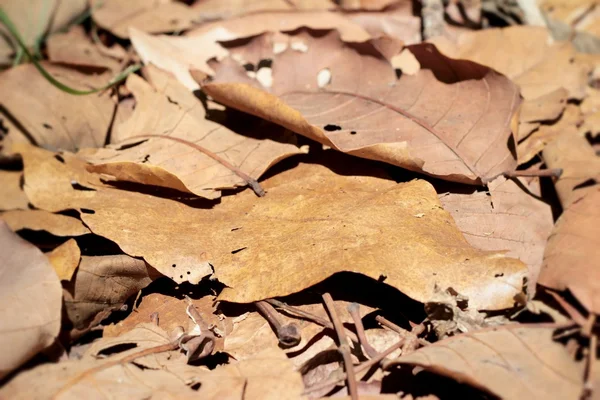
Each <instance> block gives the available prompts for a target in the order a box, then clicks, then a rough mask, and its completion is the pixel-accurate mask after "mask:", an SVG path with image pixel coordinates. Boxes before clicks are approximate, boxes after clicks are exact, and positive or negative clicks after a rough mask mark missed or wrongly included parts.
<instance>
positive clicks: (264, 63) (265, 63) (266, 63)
mask: <svg viewBox="0 0 600 400" xmlns="http://www.w3.org/2000/svg"><path fill="white" fill-rule="evenodd" d="M272 67H273V60H271V59H270V58H263V59H262V60H260V61H259V62H258V65H257V66H256V70H257V71H258V70H259V69H261V68H272Z"/></svg>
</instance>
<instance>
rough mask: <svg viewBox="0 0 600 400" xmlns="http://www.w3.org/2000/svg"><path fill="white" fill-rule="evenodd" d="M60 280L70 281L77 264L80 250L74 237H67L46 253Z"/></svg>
mask: <svg viewBox="0 0 600 400" xmlns="http://www.w3.org/2000/svg"><path fill="white" fill-rule="evenodd" d="M47 256H48V260H50V264H52V267H54V271H55V272H56V275H58V278H59V279H60V280H61V281H70V280H71V278H72V277H73V274H74V273H75V270H76V269H77V267H78V266H79V260H80V259H81V250H80V249H79V246H78V245H77V242H76V241H75V239H69V240H67V241H66V242H64V243H63V244H61V245H60V246H58V247H57V248H55V249H54V250H52V251H51V252H50V253H48V254H47Z"/></svg>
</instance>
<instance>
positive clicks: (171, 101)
mask: <svg viewBox="0 0 600 400" xmlns="http://www.w3.org/2000/svg"><path fill="white" fill-rule="evenodd" d="M167 100H169V103H171V104H175V105H176V106H178V105H179V103H178V102H176V101H175V100H173V99H172V98H170V97H169V96H167Z"/></svg>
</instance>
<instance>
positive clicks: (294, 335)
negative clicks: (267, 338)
mask: <svg viewBox="0 0 600 400" xmlns="http://www.w3.org/2000/svg"><path fill="white" fill-rule="evenodd" d="M254 304H255V305H256V308H258V311H259V312H260V313H261V314H262V316H263V317H265V319H266V320H267V321H268V322H269V324H270V325H271V326H272V327H273V329H275V333H276V334H277V339H278V340H279V343H280V344H281V345H282V346H285V347H293V346H296V345H297V344H298V343H300V340H301V339H302V338H301V336H300V329H298V326H297V325H296V324H294V323H289V324H284V323H282V322H281V321H280V319H279V315H278V314H277V311H275V309H274V308H273V306H272V305H270V304H269V303H267V302H266V301H257V302H256V303H254Z"/></svg>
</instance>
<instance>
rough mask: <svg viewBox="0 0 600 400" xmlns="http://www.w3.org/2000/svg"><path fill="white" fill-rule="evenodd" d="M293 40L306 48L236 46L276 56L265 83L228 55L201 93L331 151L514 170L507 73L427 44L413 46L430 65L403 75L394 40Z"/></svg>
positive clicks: (485, 171)
mask: <svg viewBox="0 0 600 400" xmlns="http://www.w3.org/2000/svg"><path fill="white" fill-rule="evenodd" d="M292 38H293V40H294V41H296V42H302V43H303V45H304V46H305V47H306V49H304V50H302V51H298V50H293V49H287V50H285V51H284V52H282V53H280V54H273V40H274V39H273V36H272V35H267V34H265V35H262V36H259V37H257V38H255V39H253V40H251V41H248V42H247V43H245V44H242V45H239V46H235V44H233V45H232V47H230V48H229V50H230V52H231V53H232V54H233V55H232V57H234V58H235V57H236V55H237V56H238V58H239V57H241V58H242V59H243V60H245V61H244V62H252V63H258V61H259V60H260V59H267V58H268V59H271V60H272V72H271V73H272V79H264V78H263V79H261V80H260V81H262V83H263V84H265V85H267V86H268V87H265V86H264V85H261V83H260V81H259V80H256V79H252V78H251V77H250V76H248V74H247V72H246V70H245V69H244V68H243V66H242V65H239V64H237V63H236V62H235V61H234V60H233V59H232V58H228V59H225V60H223V61H222V62H220V63H214V65H211V66H213V67H214V69H215V70H216V76H215V79H214V80H213V81H211V82H210V83H206V84H205V85H203V90H204V91H205V92H207V93H208V94H209V95H210V96H212V97H213V98H214V99H215V100H217V101H219V102H222V103H224V104H226V105H228V106H231V107H235V108H239V109H240V110H242V111H244V112H248V113H251V114H255V115H258V116H260V117H262V118H264V119H267V120H270V121H272V122H275V123H277V124H280V125H283V126H285V127H286V128H288V129H290V130H293V131H295V132H297V133H300V134H302V135H305V136H308V137H309V138H311V139H314V140H317V141H320V142H321V143H323V144H325V145H327V146H330V147H333V148H334V149H337V150H340V151H343V152H347V153H349V154H352V155H357V156H360V157H365V158H370V159H375V160H380V161H385V162H388V163H391V164H394V165H398V166H401V167H403V168H407V169H410V170H414V171H419V172H424V173H426V174H429V175H432V176H436V177H440V178H443V179H447V180H451V181H457V182H464V183H471V184H472V183H480V182H482V181H489V180H491V179H493V178H494V177H496V176H498V175H499V174H501V173H503V172H505V171H509V170H512V169H514V168H515V166H516V160H515V155H514V154H512V152H511V147H512V144H514V140H515V139H514V136H513V134H512V133H511V120H513V117H515V115H516V114H515V113H516V111H517V107H518V105H519V97H518V89H517V87H516V86H515V85H514V84H513V83H512V82H510V81H509V80H508V79H507V78H505V77H504V76H502V75H499V74H497V73H496V72H494V71H492V70H490V69H488V68H486V67H483V66H480V65H477V64H474V63H470V62H465V61H460V60H452V59H449V58H446V57H444V56H443V55H441V54H440V53H438V52H437V50H436V49H435V47H433V46H432V45H429V44H423V45H414V46H411V47H410V50H411V52H412V53H413V54H415V56H416V58H417V60H419V62H420V63H421V65H422V67H427V68H432V70H430V69H425V68H422V69H421V70H420V71H419V72H418V73H417V74H416V75H414V76H405V75H402V76H401V77H400V78H399V79H398V78H397V77H396V72H395V71H394V68H393V67H392V66H391V65H390V63H389V61H388V59H387V58H386V57H385V56H384V55H383V54H387V55H391V56H393V55H395V54H397V53H398V51H399V50H400V49H399V48H398V47H395V46H396V44H394V43H390V42H389V40H387V41H385V40H380V41H371V42H367V43H363V44H361V45H360V47H357V46H355V45H352V44H346V43H344V42H342V41H341V40H340V39H339V36H338V35H337V34H336V33H335V32H329V33H327V34H325V35H317V33H315V32H312V31H308V30H301V31H299V32H298V33H296V34H295V35H293V36H292ZM359 49H360V51H359ZM381 51H383V53H381ZM367 71H368V72H367ZM256 75H257V76H260V71H257V72H256ZM490 109H493V110H494V112H489V110H490ZM513 122H515V123H516V117H515V119H514V121H513ZM515 125H516V124H515ZM512 130H513V131H516V126H515V127H514V128H513V129H512Z"/></svg>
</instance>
